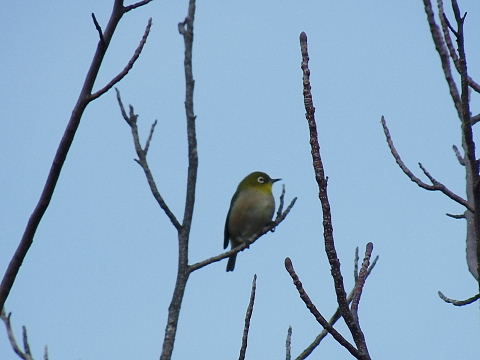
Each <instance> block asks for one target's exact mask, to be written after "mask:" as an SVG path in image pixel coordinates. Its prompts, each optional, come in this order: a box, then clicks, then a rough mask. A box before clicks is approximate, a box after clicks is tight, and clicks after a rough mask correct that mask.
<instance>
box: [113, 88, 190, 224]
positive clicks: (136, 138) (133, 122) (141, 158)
mask: <svg viewBox="0 0 480 360" xmlns="http://www.w3.org/2000/svg"><path fill="white" fill-rule="evenodd" d="M115 91H116V93H117V101H118V105H119V107H120V111H121V113H122V116H123V118H124V119H125V121H126V122H127V124H128V125H129V126H130V130H131V132H132V137H133V143H134V145H135V151H136V153H137V156H138V159H136V162H137V163H138V164H139V165H140V166H141V168H142V169H143V172H144V173H145V177H146V178H147V182H148V185H149V187H150V191H151V192H152V195H153V197H154V198H155V200H156V201H157V203H158V205H159V206H160V208H161V209H162V210H163V211H164V212H165V214H166V215H167V217H168V218H169V219H170V222H171V223H172V224H173V226H174V227H175V229H177V231H180V230H181V228H182V226H181V225H180V223H179V222H178V220H177V218H176V217H175V215H174V214H173V212H172V211H171V210H170V208H169V207H168V205H167V203H166V202H165V200H164V199H163V197H162V195H161V194H160V192H159V191H158V188H157V184H156V182H155V179H154V178H153V175H152V172H151V170H150V167H149V165H148V161H147V151H148V147H149V146H150V145H149V144H150V140H151V137H152V136H153V130H154V128H155V122H154V124H153V125H152V127H151V129H150V135H149V137H148V140H147V144H146V145H145V150H144V149H143V148H142V145H141V144H140V135H139V134H138V127H137V118H138V115H136V114H135V112H134V109H133V106H132V105H130V114H129V115H127V113H126V111H125V107H124V106H123V102H122V98H121V97H120V91H119V90H118V89H117V88H115ZM146 150H147V151H146Z"/></svg>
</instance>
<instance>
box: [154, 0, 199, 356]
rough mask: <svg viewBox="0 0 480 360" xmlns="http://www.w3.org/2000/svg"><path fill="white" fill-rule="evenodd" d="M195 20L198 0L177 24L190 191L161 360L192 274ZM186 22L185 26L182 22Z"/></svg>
mask: <svg viewBox="0 0 480 360" xmlns="http://www.w3.org/2000/svg"><path fill="white" fill-rule="evenodd" d="M194 20H195V0H189V3H188V12H187V17H186V18H185V20H184V21H183V22H182V23H180V24H179V25H178V29H179V32H180V34H181V35H182V36H183V42H184V46H185V54H184V61H183V67H184V70H185V115H186V120H187V143H188V170H187V190H186V194H185V208H184V212H183V220H182V225H181V229H180V230H178V270H177V279H176V282H175V288H174V290H173V295H172V299H171V301H170V305H169V307H168V319H167V325H166V326H165V336H164V339H163V346H162V353H161V355H160V360H170V359H171V357H172V352H173V346H174V344H175V336H176V333H177V326H178V319H179V316H180V308H181V306H182V301H183V296H184V294H185V288H186V285H187V281H188V277H189V275H190V271H189V266H188V242H189V238H190V228H191V225H192V217H193V209H194V206H195V189H196V186H197V169H198V149H197V135H196V129H195V120H196V116H195V112H194V108H193V91H194V87H195V81H194V80H193V71H192V50H193V24H194ZM181 24H183V25H181Z"/></svg>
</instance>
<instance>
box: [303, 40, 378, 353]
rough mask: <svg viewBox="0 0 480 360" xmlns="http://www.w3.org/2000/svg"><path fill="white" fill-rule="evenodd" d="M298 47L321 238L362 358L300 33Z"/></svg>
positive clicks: (361, 338) (361, 340)
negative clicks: (335, 233)
mask: <svg viewBox="0 0 480 360" xmlns="http://www.w3.org/2000/svg"><path fill="white" fill-rule="evenodd" d="M300 49H301V53H302V65H301V68H302V72H303V99H304V105H305V111H306V113H305V117H306V119H307V122H308V128H309V133H310V147H311V154H312V161H313V168H314V171H315V179H316V181H317V184H318V190H319V199H320V202H321V204H322V213H323V237H324V244H325V252H326V254H327V257H328V261H329V263H330V272H331V274H332V277H333V281H334V284H335V293H336V295H337V302H338V305H339V307H340V312H341V314H342V317H343V319H344V320H345V323H346V324H347V326H348V328H349V330H350V332H351V334H352V337H353V339H354V341H355V344H356V345H357V347H358V350H359V353H360V356H361V358H364V359H369V358H370V356H369V354H368V348H367V344H366V341H365V336H364V335H363V332H362V330H361V329H360V326H359V325H358V323H357V322H356V321H355V319H354V317H353V314H352V313H351V311H350V309H349V308H348V303H347V295H346V293H345V287H344V285H343V277H342V273H341V271H340V261H339V260H338V256H337V251H336V249H335V242H334V238H333V226H332V218H331V212H330V203H329V201H328V193H327V178H326V177H325V171H324V169H323V163H322V158H321V156H320V145H319V143H318V135H317V124H316V122H315V107H314V105H313V99H312V92H311V86H310V69H309V68H308V61H309V55H308V45H307V34H305V33H304V32H302V33H301V34H300Z"/></svg>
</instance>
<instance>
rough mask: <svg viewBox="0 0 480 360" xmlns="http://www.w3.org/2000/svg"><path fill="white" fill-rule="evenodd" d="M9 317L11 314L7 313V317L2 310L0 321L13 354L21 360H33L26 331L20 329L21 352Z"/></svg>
mask: <svg viewBox="0 0 480 360" xmlns="http://www.w3.org/2000/svg"><path fill="white" fill-rule="evenodd" d="M11 316H12V313H8V315H6V313H5V311H4V310H2V311H1V313H0V319H1V320H2V321H3V323H4V324H5V328H6V330H7V336H8V340H9V342H10V346H11V347H12V349H13V351H14V352H15V354H17V355H18V357H19V358H21V359H22V360H33V357H32V354H31V352H30V345H29V344H28V337H27V330H26V329H25V326H23V327H22V329H23V346H24V350H21V349H20V346H18V343H17V340H16V338H15V334H14V333H13V328H12V323H11V320H10V318H11Z"/></svg>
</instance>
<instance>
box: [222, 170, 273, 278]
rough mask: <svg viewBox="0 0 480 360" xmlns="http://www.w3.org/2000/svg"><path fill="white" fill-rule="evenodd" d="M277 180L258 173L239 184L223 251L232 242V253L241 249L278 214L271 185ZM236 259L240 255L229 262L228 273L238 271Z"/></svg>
mask: <svg viewBox="0 0 480 360" xmlns="http://www.w3.org/2000/svg"><path fill="white" fill-rule="evenodd" d="M278 180H280V179H272V178H270V176H268V175H267V174H266V173H264V172H260V171H256V172H253V173H251V174H249V175H247V176H246V177H245V178H244V179H243V180H242V181H241V182H240V184H239V185H238V188H237V191H236V192H235V194H234V195H233V197H232V201H231V202H230V209H229V210H228V214H227V219H226V221H225V233H224V235H225V236H224V243H223V248H224V249H226V248H227V246H228V243H229V242H230V243H231V245H232V249H233V248H234V247H237V246H239V245H241V244H242V243H243V242H245V241H246V240H248V239H249V238H250V237H251V236H252V235H255V234H257V233H258V232H260V231H261V230H262V229H263V227H264V226H266V225H267V224H268V223H269V222H270V221H271V220H272V216H273V213H274V211H275V200H274V198H273V194H272V185H273V183H274V182H275V181H278ZM236 257H237V254H235V255H232V256H231V257H230V258H229V259H228V263H227V271H233V269H234V268H235V260H236Z"/></svg>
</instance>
